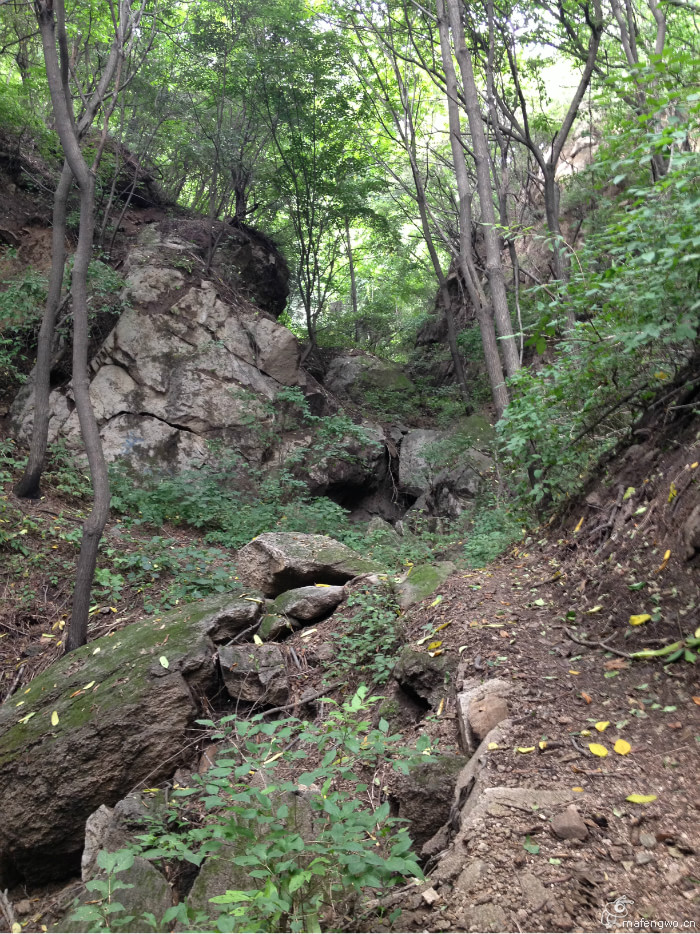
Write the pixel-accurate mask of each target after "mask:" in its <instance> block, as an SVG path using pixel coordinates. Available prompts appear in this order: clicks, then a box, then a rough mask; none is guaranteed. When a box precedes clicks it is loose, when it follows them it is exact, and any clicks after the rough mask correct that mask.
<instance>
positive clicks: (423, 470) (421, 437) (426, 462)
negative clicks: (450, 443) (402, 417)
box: [399, 428, 445, 496]
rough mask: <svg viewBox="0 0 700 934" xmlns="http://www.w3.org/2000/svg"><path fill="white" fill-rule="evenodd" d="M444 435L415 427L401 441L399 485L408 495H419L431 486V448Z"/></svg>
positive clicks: (432, 471)
mask: <svg viewBox="0 0 700 934" xmlns="http://www.w3.org/2000/svg"><path fill="white" fill-rule="evenodd" d="M444 437H445V435H444V432H442V431H436V430H434V429H427V428H416V429H414V430H413V431H409V432H408V433H407V434H406V435H405V436H404V439H403V441H402V442H401V454H400V459H399V486H400V487H401V489H402V490H403V491H404V492H405V493H408V494H409V495H410V496H420V495H421V493H425V492H426V490H429V489H430V487H431V486H432V481H433V476H434V473H435V471H434V468H433V466H432V464H431V458H430V453H431V448H432V447H433V446H434V445H435V444H437V443H438V442H439V441H441V440H442V439H443V438H444Z"/></svg>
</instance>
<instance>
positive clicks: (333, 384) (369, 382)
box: [324, 353, 414, 402]
mask: <svg viewBox="0 0 700 934" xmlns="http://www.w3.org/2000/svg"><path fill="white" fill-rule="evenodd" d="M324 385H325V386H326V387H327V388H328V389H330V391H331V392H333V393H335V394H336V395H339V396H348V397H349V398H350V399H352V400H353V401H354V402H362V401H363V399H364V396H365V393H367V392H368V391H372V390H380V391H383V392H410V391H412V390H413V389H414V386H413V383H412V382H411V380H410V379H409V378H408V376H406V374H405V373H404V372H403V370H402V369H401V368H400V367H398V366H396V364H394V363H388V362H387V361H385V360H380V359H379V358H378V357H373V356H371V355H370V354H350V353H348V354H342V355H341V356H338V357H335V359H334V360H333V361H332V362H331V365H330V366H329V367H328V371H327V373H326V376H325V379H324Z"/></svg>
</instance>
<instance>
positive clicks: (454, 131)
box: [437, 0, 509, 418]
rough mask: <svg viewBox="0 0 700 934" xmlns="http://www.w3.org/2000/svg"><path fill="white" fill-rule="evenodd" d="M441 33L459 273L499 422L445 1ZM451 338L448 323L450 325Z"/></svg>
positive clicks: (499, 391) (499, 389)
mask: <svg viewBox="0 0 700 934" xmlns="http://www.w3.org/2000/svg"><path fill="white" fill-rule="evenodd" d="M437 14H438V30H439V33H440V51H441V54H442V65H443V70H444V72H445V82H446V87H447V111H448V116H449V123H450V145H451V148H452V162H453V164H454V170H455V178H456V181H457V194H458V196H459V261H458V264H459V270H460V274H461V277H462V282H463V284H464V288H465V289H466V290H467V294H468V295H469V298H470V301H471V303H472V306H473V308H474V311H475V313H476V319H477V321H478V322H479V331H480V333H481V343H482V346H483V349H484V357H485V359H486V372H487V373H488V377H489V384H490V386H491V394H492V396H493V402H494V406H495V408H496V413H497V415H498V417H499V418H500V417H501V415H502V414H503V411H504V409H505V407H506V406H507V405H508V401H509V400H508V389H507V387H506V384H505V379H504V377H503V366H502V364H501V357H500V354H499V352H498V342H497V341H496V331H495V328H494V323H493V311H492V309H491V307H489V305H488V303H487V301H486V296H485V295H484V294H483V289H481V288H480V286H479V281H478V275H477V272H476V268H475V265H474V255H473V249H472V218H471V197H472V191H471V186H470V184H469V173H468V172H467V163H466V160H465V156H464V145H463V139H462V127H461V123H460V119H459V106H458V90H457V75H456V73H455V69H454V64H453V61H452V49H451V48H450V34H449V25H448V22H447V17H446V14H445V4H444V0H437ZM448 335H449V321H448Z"/></svg>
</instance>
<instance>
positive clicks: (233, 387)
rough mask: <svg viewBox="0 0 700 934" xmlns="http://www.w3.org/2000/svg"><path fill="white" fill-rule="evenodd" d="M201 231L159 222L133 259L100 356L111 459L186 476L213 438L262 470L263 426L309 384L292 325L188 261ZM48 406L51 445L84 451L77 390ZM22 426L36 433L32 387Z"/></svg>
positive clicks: (17, 408) (96, 400) (101, 412)
mask: <svg viewBox="0 0 700 934" xmlns="http://www.w3.org/2000/svg"><path fill="white" fill-rule="evenodd" d="M188 236H191V237H192V239H187V237H188ZM197 236H198V229H196V225H195V227H194V228H193V229H192V230H189V229H188V228H187V227H184V228H182V229H179V228H178V229H177V230H174V231H173V230H170V229H169V228H168V226H167V224H163V225H161V226H156V225H149V226H148V227H147V228H145V229H144V230H143V231H142V233H141V235H140V236H139V240H138V243H137V244H136V246H134V247H133V248H132V250H131V252H130V253H129V255H128V257H127V260H126V263H125V267H124V268H125V277H126V285H125V289H124V299H125V301H126V302H128V305H127V307H126V308H125V310H124V311H123V312H122V314H121V317H120V318H119V321H118V322H117V324H116V326H115V327H114V328H113V330H112V331H111V332H110V333H109V335H108V336H107V338H106V340H105V342H104V343H103V345H102V347H101V348H100V350H99V351H98V353H97V354H96V356H95V358H94V359H93V361H92V371H93V377H92V380H91V385H90V395H91V399H92V402H93V406H94V408H95V414H96V416H97V420H98V424H99V426H100V434H101V437H102V442H103V446H104V450H105V455H106V457H107V459H108V460H114V459H117V458H127V459H129V460H131V461H135V462H136V463H137V464H138V465H139V466H141V467H144V466H146V467H148V468H150V469H154V468H156V469H157V468H167V469H170V470H179V469H182V468H184V467H185V466H188V465H199V464H202V463H203V462H205V461H206V460H207V457H208V449H207V445H206V442H207V441H210V440H222V441H224V442H225V443H227V444H230V445H236V447H237V449H238V450H240V451H241V452H242V453H244V454H245V456H246V457H248V459H249V460H252V461H253V462H258V463H259V462H260V461H261V460H262V458H263V457H264V455H265V445H264V444H261V441H260V430H261V428H262V429H265V427H268V428H269V427H271V426H272V423H273V420H274V413H273V409H272V403H273V402H274V400H275V398H276V396H277V393H278V392H279V391H280V389H282V388H283V387H299V388H301V389H304V388H305V387H306V385H307V383H308V378H307V376H306V374H305V373H304V372H303V371H302V369H301V366H300V350H299V345H298V342H297V339H296V338H295V337H294V335H293V334H292V333H291V332H290V331H289V330H288V329H287V328H285V327H283V326H282V325H279V324H278V323H277V322H276V321H275V320H273V319H272V318H271V317H269V316H267V315H265V314H263V313H262V312H261V311H260V310H259V308H257V309H256V308H255V307H254V306H252V305H250V304H249V303H248V302H246V301H235V302H233V301H232V300H231V297H230V293H229V292H228V291H227V290H226V289H224V288H222V287H221V285H219V284H215V282H214V281H213V277H212V278H202V277H200V276H196V275H194V274H193V273H192V272H191V266H192V260H191V258H190V257H191V256H192V255H193V253H194V255H196V253H197V251H198V250H200V252H201V249H203V247H202V246H201V245H199V244H198V242H197ZM261 243H262V241H261ZM258 246H260V248H261V249H262V245H261V244H258ZM270 249H271V247H270ZM272 265H274V264H272ZM239 278H240V277H239ZM234 279H235V280H236V281H238V279H237V278H236V276H234ZM239 285H240V289H239V292H240V290H243V291H244V292H245V289H244V288H243V285H241V284H240V283H239ZM254 291H255V290H253V292H254ZM252 297H254V295H253V296H252ZM50 406H51V421H50V426H49V438H50V440H54V439H56V438H58V437H61V438H63V439H64V440H65V441H66V443H67V444H68V445H69V446H71V447H76V448H77V447H80V426H79V423H78V418H77V414H76V412H75V406H74V402H73V397H72V393H71V390H70V387H69V385H64V386H62V387H59V388H57V389H56V390H54V391H53V392H52V394H51V400H50ZM12 419H13V423H14V425H15V427H16V430H17V432H18V435H19V437H20V438H26V437H27V436H28V435H29V432H30V431H31V425H32V420H33V391H32V383H31V380H30V381H29V383H28V385H27V387H26V388H25V389H24V390H23V391H22V392H21V393H20V394H19V395H18V397H17V399H16V400H15V403H14V405H13V407H12Z"/></svg>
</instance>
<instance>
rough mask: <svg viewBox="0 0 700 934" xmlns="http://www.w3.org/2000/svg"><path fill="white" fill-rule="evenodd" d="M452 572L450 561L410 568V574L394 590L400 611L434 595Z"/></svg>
mask: <svg viewBox="0 0 700 934" xmlns="http://www.w3.org/2000/svg"><path fill="white" fill-rule="evenodd" d="M454 571H455V565H454V564H452V562H451V561H440V562H438V563H437V564H421V565H418V567H413V568H411V570H410V572H409V573H408V574H406V575H405V576H404V578H403V580H401V581H400V582H399V583H398V584H396V586H395V588H394V589H395V591H396V594H397V597H398V603H399V606H400V607H401V609H402V610H407V609H408V608H409V606H413V604H414V603H420V601H421V600H423V599H424V598H425V597H427V596H429V595H430V594H431V593H434V592H435V591H436V590H437V589H438V587H439V586H440V585H441V584H444V582H445V581H446V580H447V578H448V577H449V576H450V574H453V573H454Z"/></svg>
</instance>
